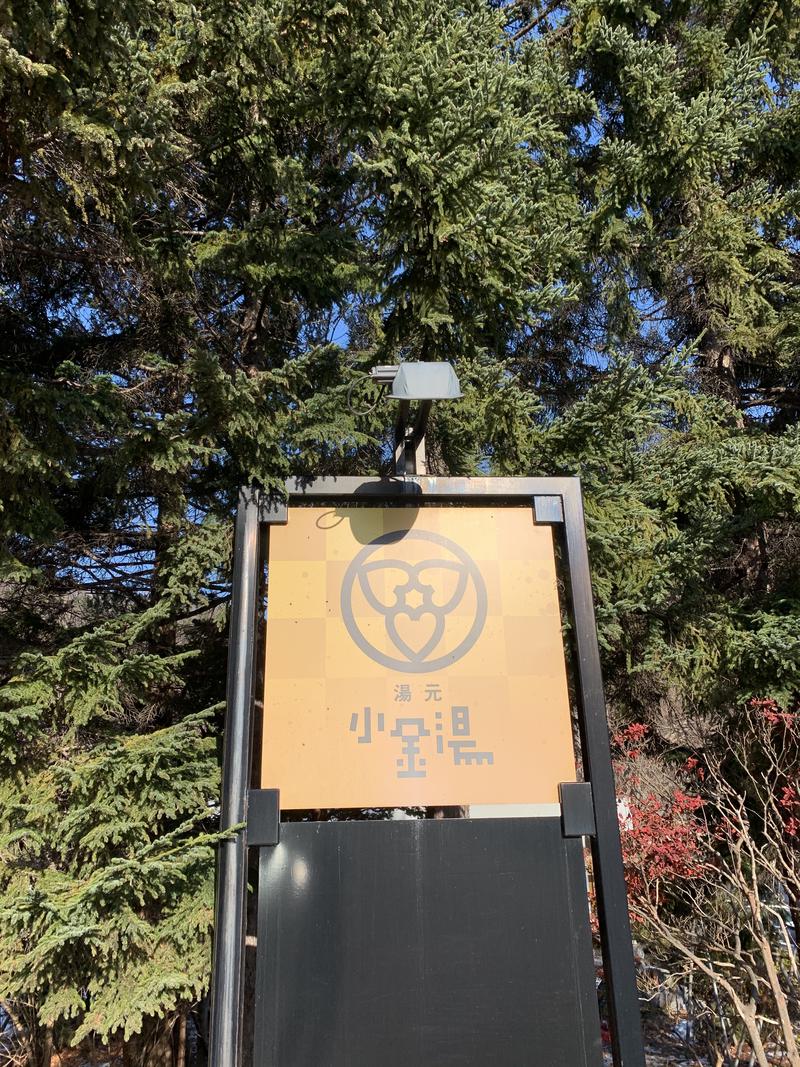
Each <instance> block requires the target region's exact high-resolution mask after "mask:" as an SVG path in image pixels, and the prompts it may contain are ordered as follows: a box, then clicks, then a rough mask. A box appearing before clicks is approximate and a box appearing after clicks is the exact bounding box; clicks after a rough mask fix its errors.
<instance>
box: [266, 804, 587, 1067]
mask: <svg viewBox="0 0 800 1067" xmlns="http://www.w3.org/2000/svg"><path fill="white" fill-rule="evenodd" d="M259 883H260V884H259V927H258V966H257V978H256V982H257V989H256V1001H255V1013H256V1018H255V1020H254V1022H255V1063H254V1067H450V1065H456V1064H458V1065H462V1067H463V1065H468V1064H474V1065H476V1067H477V1065H479V1067H526V1065H531V1067H534V1065H535V1067H599V1065H600V1064H601V1063H602V1054H601V1044H600V1024H599V1019H598V1010H597V998H596V995H595V982H594V969H593V964H592V948H591V935H590V929H589V916H588V906H587V894H586V874H585V869H584V864H583V856H582V847H581V841H580V840H579V839H567V840H565V839H564V838H563V837H562V836H561V826H560V820H559V819H557V818H531V819H485V820H483V819H482V820H470V819H444V820H427V821H397V822H341V823H334V822H327V823H285V824H284V825H283V826H282V827H281V841H280V844H278V845H277V846H275V847H270V848H264V849H262V851H261V865H260V879H259Z"/></svg>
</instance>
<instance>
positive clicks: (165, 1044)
mask: <svg viewBox="0 0 800 1067" xmlns="http://www.w3.org/2000/svg"><path fill="white" fill-rule="evenodd" d="M172 1022H173V1020H172V1019H171V1018H167V1019H157V1018H154V1017H153V1016H152V1015H148V1016H146V1017H145V1018H144V1020H143V1021H142V1030H141V1033H138V1034H134V1035H133V1036H132V1037H130V1038H129V1039H128V1040H127V1041H126V1042H125V1044H124V1045H123V1049H122V1063H123V1067H173V1055H172Z"/></svg>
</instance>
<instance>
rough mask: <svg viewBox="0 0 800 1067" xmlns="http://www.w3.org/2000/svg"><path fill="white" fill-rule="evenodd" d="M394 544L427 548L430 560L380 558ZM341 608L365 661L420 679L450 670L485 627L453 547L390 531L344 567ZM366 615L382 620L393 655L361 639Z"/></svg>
mask: <svg viewBox="0 0 800 1067" xmlns="http://www.w3.org/2000/svg"><path fill="white" fill-rule="evenodd" d="M398 541H416V542H423V543H427V544H429V545H431V546H432V551H431V554H430V558H423V559H419V560H418V561H417V562H414V563H411V562H407V561H406V560H401V559H394V558H387V556H386V555H385V553H383V552H381V549H382V548H383V547H384V546H386V545H393V544H396V543H397V542H398ZM356 600H358V602H359V607H358V608H357V607H356V604H355V603H354V602H355V601H356ZM341 606H342V618H343V620H344V624H345V626H346V627H347V632H348V633H349V634H350V636H351V637H352V639H353V640H354V641H355V643H356V644H357V645H358V647H359V648H360V649H361V651H362V652H364V653H365V654H366V655H367V656H369V658H370V659H372V660H375V662H376V663H380V664H381V665H382V666H384V667H391V668H392V669H393V670H397V671H404V672H406V673H408V674H421V673H423V672H430V671H434V670H438V669H440V668H441V667H447V666H449V665H450V664H451V663H455V662H456V660H459V659H461V657H462V656H463V655H464V654H465V653H467V652H468V651H469V650H470V649H471V648H472V646H473V645H474V644H475V642H476V641H477V640H478V637H479V636H480V633H481V631H482V630H483V624H484V623H485V622H486V586H485V584H484V581H483V578H482V577H481V575H480V572H479V571H478V568H477V567H476V566H475V563H474V562H473V561H472V560H471V559H470V557H469V556H468V555H467V553H466V552H465V551H464V549H463V548H461V547H459V545H457V544H455V542H453V541H450V540H448V538H446V537H442V536H441V534H436V533H431V532H430V531H427V530H396V531H394V532H392V533H387V534H382V535H381V536H380V537H376V538H375V540H374V541H371V542H370V543H369V544H368V545H367V546H366V548H363V549H362V550H361V551H360V552H359V553H358V555H357V556H356V557H355V559H354V560H353V561H352V563H351V564H350V566H349V567H348V568H347V572H346V574H345V576H344V581H343V582H342V596H341ZM366 612H369V613H370V614H372V616H373V618H374V617H375V616H377V617H378V618H379V619H382V621H383V627H384V628H385V633H386V636H387V637H388V639H389V642H390V643H391V645H392V648H393V649H394V650H396V652H397V656H394V655H388V654H387V653H385V652H383V651H381V649H379V648H376V647H375V644H374V642H373V641H371V640H370V639H369V637H368V636H367V634H366V633H365V627H364V625H363V621H364V616H365V613H366Z"/></svg>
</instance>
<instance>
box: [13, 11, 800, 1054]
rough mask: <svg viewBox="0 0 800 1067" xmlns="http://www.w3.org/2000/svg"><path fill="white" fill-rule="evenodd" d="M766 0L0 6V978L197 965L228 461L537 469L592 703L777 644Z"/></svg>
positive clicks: (131, 973)
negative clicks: (425, 455) (414, 405)
mask: <svg viewBox="0 0 800 1067" xmlns="http://www.w3.org/2000/svg"><path fill="white" fill-rule="evenodd" d="M799 24H800V12H798V9H797V7H796V5H795V4H793V3H792V2H791V0H785V2H778V3H776V4H773V3H769V4H767V3H762V2H761V0H755V2H753V3H747V4H745V3H743V2H741V0H682V2H680V3H666V2H665V0H664V2H653V3H646V2H639V0H570V2H567V3H564V4H558V3H550V4H548V5H544V4H538V3H528V2H522V0H516V2H513V3H495V4H486V3H483V2H478V0H474V2H473V0H469V2H467V3H453V2H451V0H424V2H423V0H377V2H371V3H367V2H366V0H347V2H341V3H324V2H320V0H317V2H314V0H312V2H311V3H308V2H305V3H302V4H300V3H299V2H295V0H283V2H281V0H254V2H248V3H246V4H245V3H240V2H238V0H234V2H231V0H226V2H225V3H222V2H221V0H198V2H197V3H195V4H189V3H184V2H182V0H164V2H161V3H159V4H150V3H146V2H144V0H128V2H124V3H123V2H120V0H116V2H111V0H79V2H76V3H74V4H70V5H65V4H63V3H60V2H50V0H41V2H39V3H36V4H31V3H28V2H22V0H5V2H4V3H2V4H1V5H0V29H1V30H2V33H0V100H2V108H0V113H2V119H0V334H1V335H2V343H0V397H2V403H0V501H1V502H2V510H0V537H1V538H2V541H1V550H2V575H0V670H1V671H2V681H3V686H2V690H0V762H2V771H1V772H0V774H1V777H0V999H14V998H17V999H26V998H27V999H33V1000H34V1001H35V1003H36V1005H37V1007H38V1011H39V1015H40V1018H41V1021H42V1022H43V1023H44V1024H55V1025H57V1026H58V1027H60V1032H61V1033H63V1034H65V1035H66V1036H67V1037H70V1038H72V1039H75V1040H78V1039H80V1038H81V1037H82V1036H83V1035H86V1034H90V1033H94V1034H96V1035H99V1036H100V1037H101V1038H106V1037H108V1036H109V1035H112V1034H114V1033H117V1032H120V1033H124V1034H125V1035H130V1034H131V1033H134V1032H136V1031H137V1030H138V1029H139V1028H140V1027H141V1025H142V1020H143V1017H144V1016H154V1015H155V1016H160V1015H164V1014H167V1013H170V1012H172V1011H174V1010H176V1009H178V1008H180V1007H182V1006H185V1005H186V1004H188V1003H191V1002H193V1001H194V1000H196V999H197V998H198V997H199V996H200V995H201V994H202V992H203V991H204V990H205V988H206V987H207V982H208V972H209V959H210V947H209V946H210V935H211V920H212V884H211V881H212V872H213V832H214V828H215V804H216V799H217V795H218V788H219V781H218V773H219V772H218V751H219V737H220V734H221V731H222V728H223V725H224V722H223V707H222V699H223V693H224V662H225V647H224V635H225V621H226V604H227V597H228V590H229V582H230V575H229V559H230V530H231V521H230V520H231V515H232V508H233V504H234V501H235V494H236V490H237V487H238V486H239V485H240V484H243V483H248V482H251V481H256V482H258V483H260V484H262V485H264V486H268V487H276V486H279V485H280V484H281V482H282V480H283V478H284V477H285V476H287V475H288V474H290V473H292V474H310V473H315V474H334V473H336V474H358V473H363V474H375V473H378V472H381V471H386V470H387V469H388V462H389V460H388V456H389V452H388V449H387V442H388V439H389V433H390V426H389V424H388V421H387V420H388V418H389V412H388V410H387V409H385V407H382V406H378V407H377V408H375V410H374V411H372V412H371V413H363V412H366V411H367V408H368V405H367V404H366V403H365V402H364V403H362V401H364V400H365V399H366V398H365V396H364V387H363V380H362V378H361V374H362V372H363V371H364V370H367V369H369V367H371V366H372V365H374V364H376V363H384V362H392V361H396V360H398V359H451V360H453V361H454V363H455V364H456V365H457V369H458V373H459V376H460V378H461V381H462V384H463V386H464V392H465V396H464V399H463V401H461V402H459V403H458V404H455V405H453V406H451V407H446V408H445V407H442V409H441V411H436V413H435V418H434V423H433V426H432V429H431V451H432V454H433V465H434V469H435V471H437V472H440V473H452V474H466V475H468V474H473V473H476V472H484V473H486V472H488V473H490V474H519V475H524V474H530V473H536V474H578V475H580V476H581V478H582V479H583V481H584V487H585V492H586V495H587V514H588V532H589V537H590V544H591V551H592V562H593V568H594V574H595V592H596V596H597V601H598V613H599V621H600V625H601V639H602V645H603V651H604V657H605V670H606V676H607V683H608V690H609V696H610V699H611V704H612V709H613V712H614V715H615V716H617V717H618V718H620V719H622V720H625V719H630V718H634V717H635V718H637V719H641V720H645V721H647V722H650V723H651V724H652V725H653V727H654V728H655V729H656V730H657V731H661V733H662V735H663V736H664V738H665V739H666V740H669V741H670V742H672V743H678V744H680V742H681V740H682V739H683V738H685V737H686V735H687V732H688V731H690V730H691V728H692V724H696V723H697V722H698V721H701V720H702V721H704V722H715V723H720V722H721V723H725V724H727V725H726V728H731V729H734V728H735V724H736V722H737V721H738V720H739V718H740V717H741V716H742V715H745V714H747V711H746V708H747V700H748V699H749V698H750V697H752V696H759V697H774V698H775V699H777V700H778V701H779V702H780V703H782V704H783V705H789V704H791V703H792V702H793V701H795V700H796V697H797V692H798V676H799V675H800V627H799V626H798V599H799V597H800V577H799V575H800V568H798V563H800V530H799V528H798V495H799V494H800V429H799V428H798V410H799V409H800V359H799V357H798V325H799V324H800V316H799V313H798V309H799V305H798V295H799V294H800V271H799V267H800V259H799V258H798V255H799V252H800V245H799V244H798V240H799V239H800V233H798V217H797V212H798V197H799V196H800V185H799V184H798V183H799V179H800V169H799V167H798V154H800V97H798V93H797V89H796V86H797V84H798V75H799V74H800V69H799V64H798V52H797V45H798V25H799Z"/></svg>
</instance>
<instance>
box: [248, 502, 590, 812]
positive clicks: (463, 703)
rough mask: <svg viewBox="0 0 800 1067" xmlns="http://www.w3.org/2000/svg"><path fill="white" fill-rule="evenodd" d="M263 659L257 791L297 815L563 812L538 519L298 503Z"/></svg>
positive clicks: (556, 629)
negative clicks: (516, 808) (543, 808)
mask: <svg viewBox="0 0 800 1067" xmlns="http://www.w3.org/2000/svg"><path fill="white" fill-rule="evenodd" d="M266 657H267V665H266V691H265V695H264V731H263V738H264V742H263V760H262V773H261V783H262V786H263V787H264V788H275V787H277V788H279V789H280V791H281V807H282V808H284V809H291V808H348V807H357V808H364V807H395V806H397V807H408V806H415V805H431V806H439V805H470V804H472V805H476V804H481V805H483V804H490V805H494V804H542V803H545V804H551V803H555V802H557V801H558V791H557V787H558V783H559V782H565V781H574V779H575V760H574V751H573V740H572V729H571V721H570V710H569V701H568V696H567V679H566V670H565V663H564V650H563V645H562V636H561V616H560V612H559V605H558V594H557V589H556V571H555V559H554V552H553V537H552V532H551V529H550V527H548V526H536V525H535V524H534V521H533V516H532V513H531V511H530V509H527V508H476V507H468V508H456V507H425V508H413V507H396V508H375V507H347V506H345V507H337V508H333V509H331V508H319V507H297V508H293V509H290V511H289V522H288V524H287V525H286V526H273V527H272V528H271V530H270V553H269V600H268V605H267V648H266Z"/></svg>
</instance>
